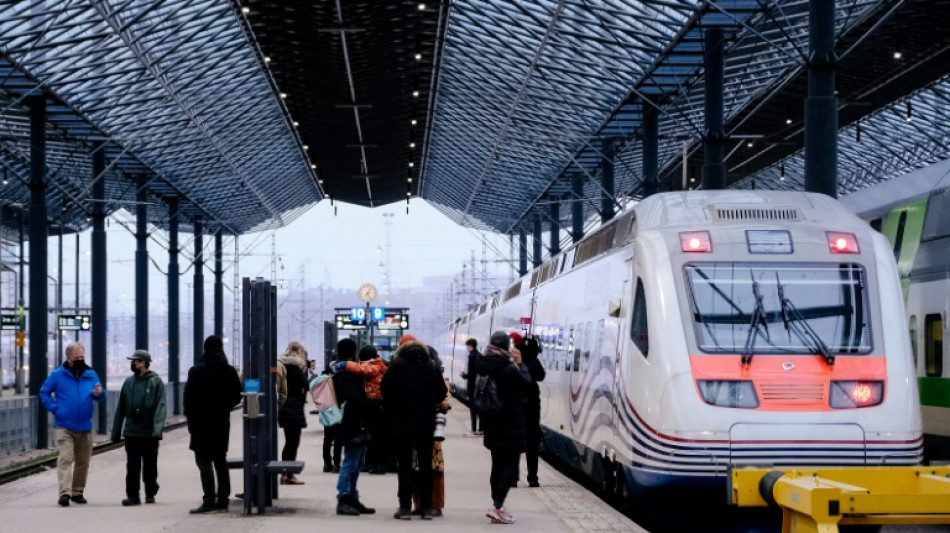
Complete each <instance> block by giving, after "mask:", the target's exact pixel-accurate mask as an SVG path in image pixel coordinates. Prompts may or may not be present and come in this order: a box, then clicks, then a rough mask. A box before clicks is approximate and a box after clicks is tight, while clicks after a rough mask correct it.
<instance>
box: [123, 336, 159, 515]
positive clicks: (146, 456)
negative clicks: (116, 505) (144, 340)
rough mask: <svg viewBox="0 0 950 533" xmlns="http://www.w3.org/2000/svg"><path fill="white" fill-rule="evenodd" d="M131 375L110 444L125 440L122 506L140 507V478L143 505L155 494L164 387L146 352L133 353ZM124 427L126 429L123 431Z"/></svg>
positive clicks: (130, 359) (124, 385) (124, 388)
mask: <svg viewBox="0 0 950 533" xmlns="http://www.w3.org/2000/svg"><path fill="white" fill-rule="evenodd" d="M127 359H128V360H129V361H130V363H129V367H130V368H131V370H132V375H131V376H129V377H128V378H127V379H126V380H125V383H123V384H122V392H121V393H120V394H119V404H118V405H117V406H116V408H115V421H114V422H113V423H112V440H113V441H114V442H118V441H119V440H120V439H121V438H122V436H123V435H124V436H125V455H126V463H125V495H126V498H125V499H124V500H122V505H125V506H129V505H140V504H141V503H142V501H141V500H140V499H139V477H140V476H141V478H142V480H143V481H144V483H145V503H155V494H156V493H157V492H158V441H160V440H161V439H162V431H163V430H164V428H165V383H164V382H162V378H160V377H159V376H158V374H156V373H155V372H152V371H151V370H149V367H150V366H152V356H151V354H149V353H148V350H135V352H133V353H132V356H131V357H127ZM123 423H124V425H125V429H124V430H123V428H122V426H123Z"/></svg>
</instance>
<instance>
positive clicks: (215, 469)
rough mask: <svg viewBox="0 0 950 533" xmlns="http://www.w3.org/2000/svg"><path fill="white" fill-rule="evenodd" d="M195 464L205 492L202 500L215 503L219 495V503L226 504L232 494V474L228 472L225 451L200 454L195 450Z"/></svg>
mask: <svg viewBox="0 0 950 533" xmlns="http://www.w3.org/2000/svg"><path fill="white" fill-rule="evenodd" d="M195 464H196V465H198V472H199V473H200V474H201V490H202V491H203V492H204V496H203V497H202V500H204V503H206V504H214V503H215V496H217V502H218V505H226V504H227V502H228V496H229V495H230V494H231V474H230V472H228V459H227V457H226V454H225V452H221V453H214V454H200V453H198V452H195ZM215 478H217V481H218V490H217V491H215V488H214V487H215Z"/></svg>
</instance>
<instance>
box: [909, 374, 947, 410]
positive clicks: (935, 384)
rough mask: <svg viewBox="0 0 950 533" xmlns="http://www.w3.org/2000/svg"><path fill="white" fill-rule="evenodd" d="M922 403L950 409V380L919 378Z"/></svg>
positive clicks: (918, 384) (918, 383)
mask: <svg viewBox="0 0 950 533" xmlns="http://www.w3.org/2000/svg"><path fill="white" fill-rule="evenodd" d="M917 387H919V388H920V403H921V404H922V405H930V406H933V407H950V379H947V378H917Z"/></svg>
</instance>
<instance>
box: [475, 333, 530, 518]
mask: <svg viewBox="0 0 950 533" xmlns="http://www.w3.org/2000/svg"><path fill="white" fill-rule="evenodd" d="M475 369H476V371H477V372H478V374H479V375H481V376H488V378H489V379H491V380H493V381H494V382H495V384H496V386H497V388H498V393H499V395H500V399H501V406H500V409H499V410H498V411H497V412H491V413H488V412H486V413H482V429H483V430H484V433H485V439H484V441H483V444H484V445H485V447H486V448H488V449H489V450H490V451H491V477H490V478H489V483H490V484H491V498H492V507H491V508H490V509H489V510H488V512H487V513H486V516H487V517H488V518H490V519H491V521H492V522H493V523H501V524H513V523H514V522H515V519H514V517H513V516H511V513H509V512H508V511H507V510H505V508H504V505H505V498H507V497H508V491H509V490H510V489H511V486H512V484H513V483H514V482H515V481H517V476H518V461H519V460H520V459H521V454H522V453H523V452H524V451H525V447H526V442H525V441H526V435H525V420H524V410H523V408H522V404H523V403H524V399H525V397H526V394H527V393H528V389H529V387H530V385H531V377H530V375H529V374H528V368H527V367H526V366H525V365H524V363H523V362H522V360H521V352H520V351H519V350H518V348H517V347H515V346H512V343H511V338H510V337H508V334H507V333H505V332H504V331H496V332H494V333H492V335H491V339H490V340H489V344H488V346H486V347H485V353H484V354H483V355H482V357H479V358H478V362H477V363H476V365H475Z"/></svg>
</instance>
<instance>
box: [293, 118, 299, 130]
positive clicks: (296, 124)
mask: <svg viewBox="0 0 950 533" xmlns="http://www.w3.org/2000/svg"><path fill="white" fill-rule="evenodd" d="M299 125H300V123H299V122H297V121H296V120H295V121H294V127H295V128H296V127H297V126H299Z"/></svg>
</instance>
